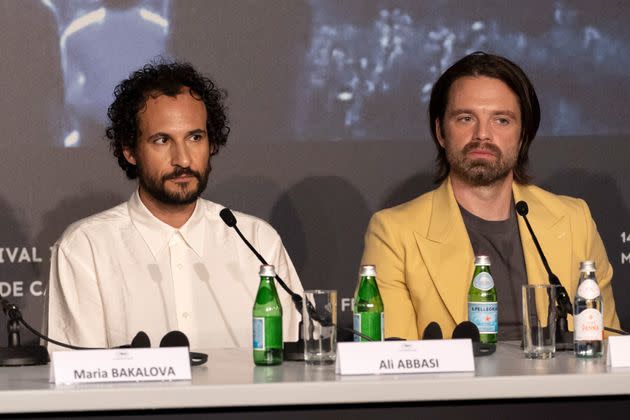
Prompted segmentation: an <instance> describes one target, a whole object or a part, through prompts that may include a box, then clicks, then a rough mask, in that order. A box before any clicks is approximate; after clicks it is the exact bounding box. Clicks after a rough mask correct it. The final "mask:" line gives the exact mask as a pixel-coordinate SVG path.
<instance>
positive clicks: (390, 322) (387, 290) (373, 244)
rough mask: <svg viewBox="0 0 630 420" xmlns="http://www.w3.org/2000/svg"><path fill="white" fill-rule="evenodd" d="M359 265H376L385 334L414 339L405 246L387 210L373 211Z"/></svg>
mask: <svg viewBox="0 0 630 420" xmlns="http://www.w3.org/2000/svg"><path fill="white" fill-rule="evenodd" d="M361 264H364V265H365V264H373V265H375V266H376V282H377V284H378V288H379V292H380V293H381V297H382V299H383V305H384V318H385V337H400V338H404V339H407V340H417V339H418V329H417V327H416V325H417V322H416V312H415V310H414V307H413V303H412V301H411V296H410V294H409V290H408V288H407V283H406V278H405V249H404V246H403V241H402V240H401V238H400V235H399V234H398V233H397V232H396V229H395V225H394V223H393V222H392V221H391V220H389V219H388V217H387V213H386V212H379V213H376V214H375V215H374V216H373V217H372V219H371V220H370V223H369V225H368V228H367V232H366V234H365V247H364V250H363V257H362V258H361Z"/></svg>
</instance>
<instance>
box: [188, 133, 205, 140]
mask: <svg viewBox="0 0 630 420" xmlns="http://www.w3.org/2000/svg"><path fill="white" fill-rule="evenodd" d="M190 139H191V140H192V141H199V140H201V139H203V136H202V135H201V134H193V135H192V136H190Z"/></svg>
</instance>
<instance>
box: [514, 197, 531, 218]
mask: <svg viewBox="0 0 630 420" xmlns="http://www.w3.org/2000/svg"><path fill="white" fill-rule="evenodd" d="M514 207H516V212H517V213H518V214H519V215H521V216H527V213H529V207H528V206H527V203H526V202H525V201H523V200H521V201H519V202H518V203H516V205H515V206H514Z"/></svg>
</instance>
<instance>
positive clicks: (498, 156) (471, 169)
mask: <svg viewBox="0 0 630 420" xmlns="http://www.w3.org/2000/svg"><path fill="white" fill-rule="evenodd" d="M476 149H479V150H484V151H487V152H490V153H492V154H493V155H494V157H495V159H494V160H491V159H471V158H469V157H468V153H470V152H471V151H473V150H476ZM446 158H447V160H448V163H449V165H450V166H451V171H452V172H453V173H454V174H456V175H457V176H458V177H459V178H460V179H462V180H463V181H465V182H466V183H468V184H470V185H472V186H476V187H487V186H490V185H493V184H495V183H496V182H498V181H500V180H502V179H505V177H507V176H508V175H509V174H510V172H512V170H514V168H515V167H516V161H517V155H516V152H513V151H510V152H509V153H507V154H505V155H504V154H503V152H502V151H501V149H499V148H498V147H497V146H496V145H494V144H492V143H488V142H485V143H484V142H480V141H472V142H470V143H468V144H467V145H466V146H464V148H463V149H462V150H461V151H455V150H452V149H450V148H448V147H447V148H446Z"/></svg>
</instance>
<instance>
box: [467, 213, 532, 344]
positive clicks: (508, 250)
mask: <svg viewBox="0 0 630 420" xmlns="http://www.w3.org/2000/svg"><path fill="white" fill-rule="evenodd" d="M459 209H460V210H461V213H462V217H463V219H464V224H465V225H466V230H467V231H468V237H469V238H470V243H471V245H472V249H473V251H474V253H475V255H488V256H489V257H490V264H491V266H490V271H491V272H492V278H493V279H494V285H495V287H496V289H497V302H498V306H499V309H498V311H499V337H498V338H499V340H520V339H521V335H522V331H521V323H522V309H521V308H522V302H521V286H522V285H523V284H526V283H527V272H526V270H525V259H524V258H523V248H522V246H521V236H520V234H519V231H518V222H517V220H516V212H515V210H514V205H512V206H511V210H510V217H509V218H508V219H507V220H501V221H488V220H484V219H481V218H479V217H477V216H475V215H474V214H472V213H469V212H468V211H466V209H464V208H463V207H462V206H459Z"/></svg>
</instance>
